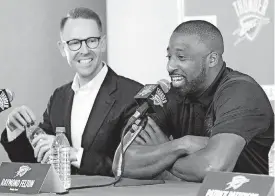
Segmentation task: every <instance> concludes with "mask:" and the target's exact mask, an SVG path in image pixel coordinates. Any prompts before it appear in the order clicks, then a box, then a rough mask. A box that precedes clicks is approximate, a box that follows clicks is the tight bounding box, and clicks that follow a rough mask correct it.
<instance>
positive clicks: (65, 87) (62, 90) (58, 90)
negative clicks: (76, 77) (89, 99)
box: [54, 81, 72, 94]
mask: <svg viewBox="0 0 275 196" xmlns="http://www.w3.org/2000/svg"><path fill="white" fill-rule="evenodd" d="M70 90H72V81H70V82H68V83H66V84H63V85H61V86H59V87H57V88H56V89H55V90H54V94H56V93H58V94H60V93H61V94H63V93H65V92H68V91H70Z"/></svg>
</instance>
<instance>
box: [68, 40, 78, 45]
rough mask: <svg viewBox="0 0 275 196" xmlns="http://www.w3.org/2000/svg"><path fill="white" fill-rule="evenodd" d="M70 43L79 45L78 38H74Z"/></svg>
mask: <svg viewBox="0 0 275 196" xmlns="http://www.w3.org/2000/svg"><path fill="white" fill-rule="evenodd" d="M68 44H69V45H77V44H79V41H78V40H72V41H70V42H69V43H68Z"/></svg>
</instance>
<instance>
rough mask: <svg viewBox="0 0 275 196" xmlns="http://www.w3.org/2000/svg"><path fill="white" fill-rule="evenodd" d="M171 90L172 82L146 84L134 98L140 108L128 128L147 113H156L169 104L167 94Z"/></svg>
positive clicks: (162, 81)
mask: <svg viewBox="0 0 275 196" xmlns="http://www.w3.org/2000/svg"><path fill="white" fill-rule="evenodd" d="M170 88H171V84H170V82H169V81H167V80H165V79H161V80H159V81H158V82H157V84H146V85H145V86H144V87H143V88H142V89H141V90H140V91H139V92H138V93H137V95H136V96H135V97H134V98H135V100H136V102H137V103H138V105H139V107H138V108H137V110H136V112H135V113H134V114H133V115H132V116H131V118H130V119H129V121H128V123H127V126H130V125H132V124H133V123H134V122H135V121H136V120H137V119H138V118H140V117H142V116H144V115H145V114H146V113H147V112H148V113H154V112H155V108H156V107H163V106H164V104H165V103H167V98H166V96H165V93H167V92H168V91H169V90H170ZM127 126H126V127H127Z"/></svg>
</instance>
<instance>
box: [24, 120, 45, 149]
mask: <svg viewBox="0 0 275 196" xmlns="http://www.w3.org/2000/svg"><path fill="white" fill-rule="evenodd" d="M40 134H46V133H45V131H43V129H41V128H40V127H39V126H38V125H37V124H34V123H32V124H31V125H29V126H27V127H26V136H27V138H28V140H29V142H30V144H31V143H32V141H33V139H34V138H35V137H36V136H38V135H40ZM34 147H35V146H33V148H34Z"/></svg>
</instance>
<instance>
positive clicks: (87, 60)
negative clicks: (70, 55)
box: [79, 59, 92, 63]
mask: <svg viewBox="0 0 275 196" xmlns="http://www.w3.org/2000/svg"><path fill="white" fill-rule="evenodd" d="M91 61H92V59H82V60H79V62H80V63H90V62H91Z"/></svg>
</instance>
